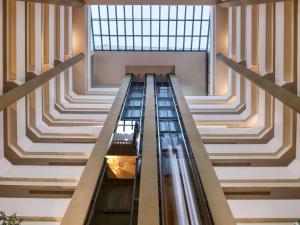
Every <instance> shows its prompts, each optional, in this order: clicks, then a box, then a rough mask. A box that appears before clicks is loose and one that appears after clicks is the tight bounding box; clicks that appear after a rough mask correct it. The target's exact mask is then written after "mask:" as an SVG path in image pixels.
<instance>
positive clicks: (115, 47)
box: [110, 37, 118, 50]
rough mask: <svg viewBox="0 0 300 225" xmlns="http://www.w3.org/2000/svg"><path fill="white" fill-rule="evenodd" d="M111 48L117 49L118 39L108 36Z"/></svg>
mask: <svg viewBox="0 0 300 225" xmlns="http://www.w3.org/2000/svg"><path fill="white" fill-rule="evenodd" d="M110 42H111V50H118V39H117V37H110Z"/></svg>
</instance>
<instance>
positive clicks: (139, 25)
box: [133, 21, 142, 35]
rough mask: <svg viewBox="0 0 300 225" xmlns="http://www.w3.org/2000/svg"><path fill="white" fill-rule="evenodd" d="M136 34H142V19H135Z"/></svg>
mask: <svg viewBox="0 0 300 225" xmlns="http://www.w3.org/2000/svg"><path fill="white" fill-rule="evenodd" d="M133 23H134V35H141V34H142V22H141V21H134V22H133Z"/></svg>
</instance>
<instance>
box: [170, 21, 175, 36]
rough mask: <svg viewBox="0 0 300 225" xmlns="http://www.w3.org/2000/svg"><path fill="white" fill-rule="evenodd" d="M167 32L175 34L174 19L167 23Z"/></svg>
mask: <svg viewBox="0 0 300 225" xmlns="http://www.w3.org/2000/svg"><path fill="white" fill-rule="evenodd" d="M169 26H170V27H169V32H170V33H169V34H170V35H176V21H170V24H169Z"/></svg>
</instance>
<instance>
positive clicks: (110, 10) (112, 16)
mask: <svg viewBox="0 0 300 225" xmlns="http://www.w3.org/2000/svg"><path fill="white" fill-rule="evenodd" d="M108 16H109V19H116V11H115V6H114V5H109V6H108Z"/></svg>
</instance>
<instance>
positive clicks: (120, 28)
mask: <svg viewBox="0 0 300 225" xmlns="http://www.w3.org/2000/svg"><path fill="white" fill-rule="evenodd" d="M118 34H120V35H124V34H125V30H124V21H118Z"/></svg>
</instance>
